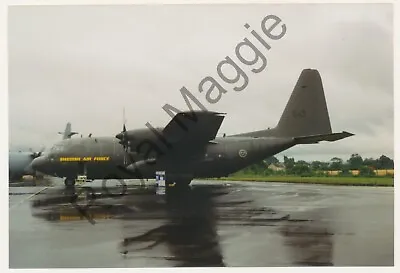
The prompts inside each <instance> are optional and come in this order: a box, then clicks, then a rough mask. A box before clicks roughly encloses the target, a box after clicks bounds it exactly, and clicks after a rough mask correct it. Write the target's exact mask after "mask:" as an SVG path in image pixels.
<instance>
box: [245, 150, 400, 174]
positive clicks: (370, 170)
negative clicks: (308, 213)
mask: <svg viewBox="0 0 400 273" xmlns="http://www.w3.org/2000/svg"><path fill="white" fill-rule="evenodd" d="M271 164H274V165H275V166H277V168H276V170H274V169H271V168H268V166H270V165H271ZM280 167H282V168H280ZM393 169H394V161H393V159H391V158H389V157H387V156H385V155H381V156H380V157H379V158H375V159H374V158H362V157H361V155H359V154H357V153H356V154H352V155H351V156H350V157H349V158H348V159H347V160H343V159H341V158H338V157H333V158H332V159H331V160H329V161H328V162H324V161H318V160H316V161H312V162H306V161H304V160H298V161H296V160H295V159H294V158H293V157H287V156H284V160H283V162H280V161H279V160H278V159H277V158H276V157H275V156H272V157H269V158H266V159H264V160H263V161H261V162H259V163H256V164H253V165H251V166H249V167H247V168H245V169H243V170H241V171H240V172H239V173H242V174H252V175H277V174H278V175H279V174H280V175H300V176H321V175H328V174H327V171H338V175H340V176H352V173H351V172H350V171H353V170H358V171H359V174H358V175H359V176H374V175H375V172H374V170H393ZM390 176H393V175H392V174H391V175H390Z"/></svg>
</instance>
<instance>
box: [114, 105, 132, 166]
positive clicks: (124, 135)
mask: <svg viewBox="0 0 400 273" xmlns="http://www.w3.org/2000/svg"><path fill="white" fill-rule="evenodd" d="M115 137H116V138H118V139H119V140H120V141H119V143H120V144H121V145H122V147H123V148H124V168H126V166H127V165H128V159H127V156H129V157H130V155H129V153H128V149H129V141H128V138H127V133H126V119H125V108H124V109H123V121H122V131H121V133H119V134H117V135H116V136H115ZM131 162H133V161H131Z"/></svg>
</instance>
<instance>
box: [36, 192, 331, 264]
mask: <svg viewBox="0 0 400 273" xmlns="http://www.w3.org/2000/svg"><path fill="white" fill-rule="evenodd" d="M48 190H49V191H48V192H47V193H45V194H42V195H38V196H36V198H35V199H34V200H33V201H32V207H33V215H34V216H36V217H40V218H44V219H46V220H48V221H66V220H79V219H80V220H89V221H90V222H91V223H92V224H96V220H98V219H107V218H113V220H110V221H115V220H117V219H118V220H119V221H121V222H122V228H123V234H124V238H123V239H122V240H121V241H120V242H119V243H118V251H119V252H120V253H121V254H123V257H125V259H134V258H136V257H138V255H139V257H146V258H149V259H150V258H154V259H165V260H169V261H171V262H173V263H174V264H175V266H185V267H189V266H214V267H220V266H229V265H226V264H225V263H224V257H223V254H222V251H221V245H220V240H221V238H220V237H219V236H218V234H217V230H218V227H222V226H226V225H232V226H235V228H237V227H238V226H241V225H242V226H243V225H250V226H257V227H260V226H261V227H262V226H265V228H266V230H265V232H263V234H266V233H267V232H271V229H267V228H268V227H270V228H271V227H272V228H273V227H275V226H276V227H278V234H281V236H283V237H284V242H285V245H287V247H289V252H288V253H289V256H290V257H291V259H293V260H292V262H291V263H289V265H290V264H292V265H332V248H333V246H332V242H331V236H332V235H331V234H330V232H327V230H329V229H326V228H325V229H323V232H320V231H318V230H316V231H315V230H314V227H315V225H316V224H315V223H313V222H310V220H309V219H297V220H296V219H291V218H290V216H289V215H288V214H287V213H282V212H279V211H275V210H274V209H271V208H265V207H259V206H257V204H256V203H255V202H254V201H251V200H250V199H249V198H248V196H247V197H246V195H243V194H245V192H246V190H245V188H244V187H239V186H235V187H233V186H227V185H193V186H192V187H189V188H178V189H177V190H176V191H171V192H170V194H167V195H157V194H155V192H156V188H155V187H153V186H149V187H139V186H135V187H133V186H128V187H127V188H126V189H122V188H112V189H110V193H109V194H108V195H104V194H100V192H101V188H100V187H99V188H97V189H96V188H94V187H91V188H87V189H80V188H58V189H56V188H52V189H48ZM80 191H81V192H80ZM118 191H119V192H120V193H118ZM122 191H125V193H124V194H121V192H122ZM182 191H185V194H182ZM111 192H113V193H111ZM81 193H82V194H81ZM86 193H89V194H86ZM80 194H81V195H82V196H86V195H87V196H89V197H90V196H95V198H94V199H93V198H92V199H87V198H81V197H79V196H78V195H80ZM71 202H76V203H75V205H71V204H68V203H71ZM68 205H69V206H68ZM154 224H156V227H154ZM143 228H144V230H143ZM317 229H318V228H317ZM273 232H274V233H276V231H273ZM310 236H311V237H312V238H308V237H310ZM223 239H226V238H223ZM228 239H229V238H228ZM266 244H268V242H266ZM159 246H163V247H159ZM321 246H322V247H323V248H324V249H321ZM165 247H166V248H167V250H168V253H165ZM325 248H328V249H327V250H325ZM249 255H253V254H249ZM254 255H258V256H260V259H262V260H263V261H264V260H265V257H264V256H263V255H264V254H262V253H257V254H254ZM265 256H267V254H265ZM266 266H268V264H266Z"/></svg>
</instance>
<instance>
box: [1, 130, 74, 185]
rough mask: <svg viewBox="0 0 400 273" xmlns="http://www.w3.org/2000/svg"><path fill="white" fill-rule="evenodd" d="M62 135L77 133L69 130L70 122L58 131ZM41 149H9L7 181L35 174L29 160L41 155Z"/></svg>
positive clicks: (66, 136)
mask: <svg viewBox="0 0 400 273" xmlns="http://www.w3.org/2000/svg"><path fill="white" fill-rule="evenodd" d="M59 134H62V135H63V138H62V139H63V140H64V139H69V138H71V136H73V135H75V134H77V132H72V131H71V123H70V122H68V123H67V125H66V126H65V130H64V132H63V133H62V132H59ZM42 153H43V149H42V150H41V151H39V152H33V151H10V152H9V153H8V173H9V178H10V179H9V181H18V180H21V179H22V176H24V175H35V171H34V170H32V168H30V164H31V162H32V161H33V160H34V159H35V158H37V157H39V156H41V155H42Z"/></svg>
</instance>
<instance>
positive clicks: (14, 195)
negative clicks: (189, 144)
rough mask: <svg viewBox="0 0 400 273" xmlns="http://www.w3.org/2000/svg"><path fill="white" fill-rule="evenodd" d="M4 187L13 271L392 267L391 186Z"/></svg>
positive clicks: (214, 183)
mask: <svg viewBox="0 0 400 273" xmlns="http://www.w3.org/2000/svg"><path fill="white" fill-rule="evenodd" d="M156 191H157V189H156V188H155V187H154V186H153V185H152V184H151V183H149V184H146V186H143V185H142V186H139V184H138V183H136V182H134V181H133V182H126V184H125V185H123V186H119V183H118V181H114V185H113V184H112V183H107V185H104V184H102V183H101V181H95V182H93V183H92V184H85V185H81V186H79V187H76V188H75V189H65V188H64V187H63V186H54V187H10V193H9V215H10V216H9V217H10V218H9V223H10V226H9V228H10V240H9V253H10V256H9V257H10V258H9V259H10V260H9V265H10V268H49V267H50V268H52V267H68V268H71V267H83V268H85V267H90V268H99V267H106V268H113V267H117V268H121V267H123V268H124V267H128V268H129V267H177V266H187V267H191V266H196V267H201V266H212V267H217V266H246V267H248V266H250V267H255V266H266V267H268V266H393V264H394V190H393V188H375V187H350V186H349V187H343V186H323V185H300V184H284V183H262V182H255V183H250V182H243V183H240V182H218V181H194V182H193V184H192V186H191V187H190V188H187V189H174V190H171V191H169V192H168V194H167V195H163V194H156Z"/></svg>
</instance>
